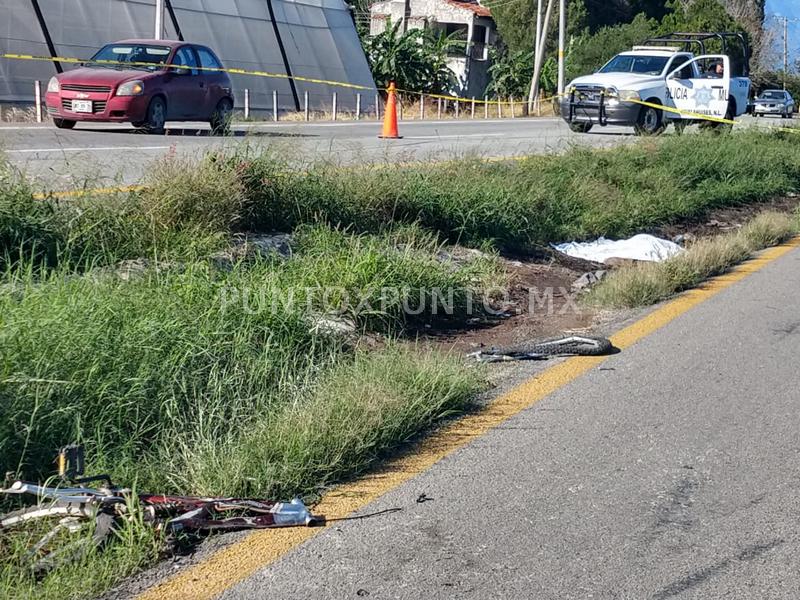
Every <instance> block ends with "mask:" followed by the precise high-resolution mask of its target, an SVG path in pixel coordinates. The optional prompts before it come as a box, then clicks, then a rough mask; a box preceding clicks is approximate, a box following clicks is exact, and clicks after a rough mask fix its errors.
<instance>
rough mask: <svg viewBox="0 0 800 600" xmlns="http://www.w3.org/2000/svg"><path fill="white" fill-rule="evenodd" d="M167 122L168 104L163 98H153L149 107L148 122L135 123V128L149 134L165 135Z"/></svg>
mask: <svg viewBox="0 0 800 600" xmlns="http://www.w3.org/2000/svg"><path fill="white" fill-rule="evenodd" d="M166 122H167V103H166V102H164V100H163V99H162V98H158V97H156V98H153V99H152V100H150V105H149V106H148V107H147V120H146V121H144V122H137V123H134V124H133V125H134V127H138V128H140V129H144V130H145V131H146V132H147V133H155V134H160V133H164V124H165V123H166Z"/></svg>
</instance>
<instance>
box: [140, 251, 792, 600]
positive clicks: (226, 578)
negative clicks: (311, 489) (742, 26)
mask: <svg viewBox="0 0 800 600" xmlns="http://www.w3.org/2000/svg"><path fill="white" fill-rule="evenodd" d="M798 247H800V237H797V238H795V239H793V240H791V241H790V242H788V243H787V244H784V245H782V246H777V247H774V248H770V249H768V250H765V251H764V252H762V253H761V254H760V255H759V256H758V257H756V258H754V259H752V260H750V261H748V262H746V263H744V264H742V265H740V266H739V267H737V268H736V269H734V270H732V271H731V272H730V273H728V274H726V275H723V276H720V277H717V278H715V279H712V280H710V281H709V282H707V283H706V284H705V285H703V286H702V287H701V288H698V289H696V290H692V291H689V292H687V293H685V294H682V295H681V296H679V297H678V298H676V299H675V300H672V301H671V302H669V303H667V304H665V305H664V306H662V307H661V308H658V309H657V310H655V311H653V312H652V313H650V314H648V315H647V316H646V317H644V318H643V319H641V320H640V321H637V322H636V323H634V324H633V325H630V326H629V327H627V328H625V329H623V330H622V331H620V332H619V333H617V334H616V335H614V336H613V337H612V341H613V342H614V344H615V345H616V346H617V347H618V348H620V349H625V348H628V347H630V346H632V345H633V344H635V343H636V342H638V341H639V340H641V339H642V338H644V337H646V336H648V335H650V334H651V333H653V332H655V331H657V330H658V329H661V328H662V327H664V326H665V325H667V324H668V323H670V322H671V321H673V320H674V319H676V318H677V317H679V316H681V315H682V314H684V313H686V312H687V311H689V310H690V309H691V308H693V307H695V306H697V305H698V304H700V303H702V302H704V301H706V300H708V299H709V298H712V297H713V296H715V295H717V294H718V293H720V292H721V291H723V290H724V289H726V288H728V287H730V286H731V285H733V284H734V283H736V282H737V281H741V280H742V279H744V278H745V277H747V276H748V275H751V274H752V273H755V272H756V271H758V270H760V269H762V268H763V267H765V266H766V265H768V264H769V263H771V262H773V261H775V260H777V259H778V258H780V257H781V256H783V255H785V254H786V253H787V252H789V251H791V250H792V249H794V248H798ZM605 360H606V357H592V358H584V357H576V358H571V359H569V360H566V361H564V362H562V363H560V364H557V365H555V366H554V367H552V368H550V369H547V370H546V371H544V372H543V373H541V374H539V375H537V376H535V377H534V378H533V379H530V380H528V381H526V382H525V383H523V384H522V385H520V386H519V387H517V388H515V389H513V390H511V391H510V392H508V393H507V394H505V395H503V396H502V397H500V398H498V399H497V400H495V401H494V402H492V403H491V404H490V405H489V406H488V407H487V408H486V409H485V410H482V411H481V412H479V413H475V414H470V415H467V416H465V417H463V418H461V419H459V420H458V421H456V422H454V423H452V424H450V425H447V426H445V427H443V428H442V429H441V430H439V431H437V432H436V433H434V434H432V435H431V436H429V437H427V438H426V439H425V440H423V441H422V442H420V443H419V444H418V445H416V446H415V447H413V448H412V449H411V450H410V451H409V452H408V453H407V454H405V455H403V456H401V457H398V458H396V459H394V460H392V461H390V462H389V463H388V464H386V465H385V466H384V468H382V469H381V470H380V471H378V472H376V473H373V474H371V475H367V476H366V477H363V478H361V479H358V480H356V481H354V482H352V483H348V484H345V485H343V486H341V487H338V488H336V489H335V490H333V491H331V492H330V493H328V494H327V495H325V497H324V498H323V499H322V502H320V504H319V505H318V506H317V507H316V509H315V512H317V513H319V514H324V515H326V516H327V517H329V518H335V517H343V516H346V515H348V514H350V513H352V512H353V511H356V510H359V509H361V508H363V507H365V506H366V505H367V504H369V503H370V502H372V501H374V500H376V499H378V498H379V497H381V496H382V495H384V494H386V493H387V492H389V491H390V490H393V489H395V488H397V487H398V486H400V485H402V484H403V483H405V482H406V481H408V480H410V479H412V478H413V477H415V476H417V475H419V474H420V473H422V472H423V471H426V470H427V469H429V468H430V467H432V466H433V465H434V464H436V463H437V462H438V461H440V460H441V459H443V458H445V457H446V456H448V455H450V454H452V453H453V452H455V451H457V450H459V449H460V448H463V447H464V446H465V445H467V444H468V443H470V442H471V441H473V440H474V439H476V438H478V437H480V436H482V435H484V434H485V433H486V432H488V431H489V430H491V429H493V428H495V427H497V426H498V425H501V424H502V423H503V422H505V421H506V420H508V419H510V418H511V417H513V416H514V415H516V414H518V413H520V412H521V411H523V410H525V409H527V408H529V407H531V406H532V405H534V404H535V403H536V402H538V401H539V400H541V399H543V398H545V397H546V396H548V395H549V394H551V393H553V392H555V391H556V390H558V389H559V388H561V387H563V386H565V385H567V384H568V383H570V382H572V381H574V380H575V379H577V378H578V377H580V376H581V375H583V374H584V373H586V372H588V371H590V370H591V369H593V368H595V367H597V366H598V365H599V364H601V363H602V362H603V361H605ZM320 531H321V529H309V528H292V529H273V530H266V531H257V532H254V533H252V534H250V535H248V536H247V537H246V538H245V539H243V540H242V541H240V542H238V543H236V544H233V545H231V546H229V547H227V548H224V549H222V550H220V551H219V552H217V553H216V554H214V555H212V556H211V557H209V558H208V559H206V560H204V561H203V562H201V563H199V564H197V565H195V566H193V567H190V568H188V569H186V570H185V571H183V572H181V573H178V574H177V575H176V576H174V577H172V578H171V579H168V580H167V581H165V582H163V583H161V584H158V585H156V586H155V587H153V588H151V589H150V590H148V591H146V592H144V593H143V594H141V595H140V596H139V597H138V600H161V599H167V598H168V599H170V600H212V599H213V598H216V597H217V596H219V595H220V594H221V593H222V592H224V591H225V590H227V589H228V588H230V587H232V586H233V585H235V584H237V583H239V582H241V581H243V580H244V579H247V578H248V577H249V576H250V575H252V574H253V573H255V572H256V571H257V570H259V569H262V568H264V567H266V566H267V565H269V564H270V563H272V562H274V561H275V560H277V559H279V558H280V557H282V556H283V555H285V554H286V553H288V552H290V551H291V550H293V549H294V548H296V547H297V546H299V545H300V544H302V543H303V542H305V541H307V540H309V539H311V538H312V537H314V536H315V535H317V533H319V532H320Z"/></svg>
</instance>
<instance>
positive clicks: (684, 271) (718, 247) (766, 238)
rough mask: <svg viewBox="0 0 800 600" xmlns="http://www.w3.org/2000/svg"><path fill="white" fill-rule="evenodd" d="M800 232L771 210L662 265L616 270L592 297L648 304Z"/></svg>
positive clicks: (793, 221)
mask: <svg viewBox="0 0 800 600" xmlns="http://www.w3.org/2000/svg"><path fill="white" fill-rule="evenodd" d="M797 232H798V218H797V217H794V218H793V217H792V216H790V215H787V214H784V213H775V212H766V213H763V214H761V215H759V216H757V217H755V218H754V219H753V220H751V221H750V222H749V223H747V224H746V225H745V226H744V227H742V228H741V229H740V230H739V231H736V232H735V233H728V234H725V235H720V236H717V237H713V238H705V239H701V240H698V241H697V242H695V243H693V244H692V245H691V246H690V247H689V248H688V249H687V251H686V252H684V253H683V254H680V255H678V256H676V257H674V258H672V259H670V260H666V261H664V262H662V263H641V264H636V265H633V266H630V267H624V268H621V269H619V270H617V271H614V272H613V273H611V274H610V275H609V276H608V277H607V278H606V279H605V280H604V281H603V282H602V283H601V284H600V285H599V286H597V287H596V288H595V289H594V290H593V291H592V293H591V294H590V296H589V298H588V301H589V302H591V303H593V304H598V305H600V306H604V307H611V308H624V307H636V306H647V305H650V304H655V303H657V302H660V301H662V300H666V299H667V298H669V297H671V296H673V295H674V294H676V293H678V292H681V291H683V290H686V289H689V288H692V287H694V286H696V285H698V284H699V283H701V282H702V281H704V280H706V279H708V278H709V277H713V276H715V275H720V274H722V273H724V272H726V271H728V270H729V269H730V268H731V267H733V266H734V265H737V264H739V263H741V262H743V261H745V260H747V259H748V258H750V257H751V256H752V255H753V253H754V252H758V251H759V250H763V249H764V248H768V247H770V246H774V245H776V244H779V243H781V242H783V241H785V240H786V239H788V238H789V237H791V236H792V235H794V234H796V233H797Z"/></svg>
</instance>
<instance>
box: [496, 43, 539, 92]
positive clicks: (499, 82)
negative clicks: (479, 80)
mask: <svg viewBox="0 0 800 600" xmlns="http://www.w3.org/2000/svg"><path fill="white" fill-rule="evenodd" d="M490 60H491V63H492V65H491V66H490V67H489V78H490V81H489V85H488V87H487V88H486V94H487V95H489V96H495V97H498V98H508V97H509V96H517V97H522V96H525V94H527V93H528V87H529V86H530V84H531V78H532V77H533V52H524V51H523V52H515V53H513V54H512V53H510V52H509V51H508V50H507V49H503V50H501V51H497V50H491V51H490Z"/></svg>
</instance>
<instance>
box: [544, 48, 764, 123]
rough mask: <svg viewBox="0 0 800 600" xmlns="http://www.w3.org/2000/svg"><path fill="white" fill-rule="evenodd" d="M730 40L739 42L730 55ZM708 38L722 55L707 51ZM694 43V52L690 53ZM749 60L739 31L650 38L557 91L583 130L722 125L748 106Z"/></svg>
mask: <svg viewBox="0 0 800 600" xmlns="http://www.w3.org/2000/svg"><path fill="white" fill-rule="evenodd" d="M731 38H734V39H736V40H737V41H740V42H741V48H739V53H738V54H737V55H735V58H734V57H733V56H732V55H731V54H729V53H727V52H726V50H727V49H728V47H729V46H730V43H729V41H730V39H731ZM709 40H715V41H717V42H721V43H720V44H719V46H720V47H721V48H722V53H721V54H706V53H705V48H706V42H707V41H709ZM695 44H696V45H698V46H699V47H700V50H701V52H700V55H699V56H695V55H694V54H693V53H691V52H689V51H688V48H689V47H691V46H692V45H695ZM748 64H749V49H748V47H747V43H746V41H745V38H744V37H743V36H741V35H740V34H730V33H708V34H704V33H696V34H686V33H678V34H670V35H669V36H664V37H661V38H654V39H651V40H648V41H647V42H646V45H644V46H635V47H634V48H633V50H631V51H630V52H622V53H621V54H618V55H617V56H615V57H614V58H612V59H611V60H610V61H608V62H607V63H606V64H605V65H604V66H603V67H602V68H601V69H600V70H599V71H598V72H597V73H595V74H593V75H587V76H585V77H578V78H577V79H575V80H574V81H572V82H571V83H570V84H569V85H568V86H567V88H566V90H565V94H564V95H563V96H562V97H561V101H560V109H561V115H562V117H563V118H564V120H565V121H566V122H567V123H568V124H569V126H570V129H572V131H575V132H580V133H587V132H588V131H589V130H590V129H592V127H594V126H595V125H600V126H606V125H627V126H632V127H634V129H635V131H636V133H637V134H638V135H656V134H659V133H661V132H662V131H664V129H665V128H666V126H667V125H668V124H669V123H674V124H675V127H676V128H678V130H679V131H682V130H683V128H684V127H686V125H689V124H690V123H695V122H700V123H706V124H708V125H709V126H722V125H724V121H721V120H720V119H725V120H731V119H733V118H734V117H735V116H738V115H741V114H742V113H744V112H746V110H747V106H748V100H749V96H750V86H751V84H750V79H749V77H748ZM659 107H665V108H671V109H675V112H673V111H670V110H665V109H664V108H659ZM677 111H680V112H677ZM704 117H710V118H705V119H704ZM715 119H716V120H715Z"/></svg>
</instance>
